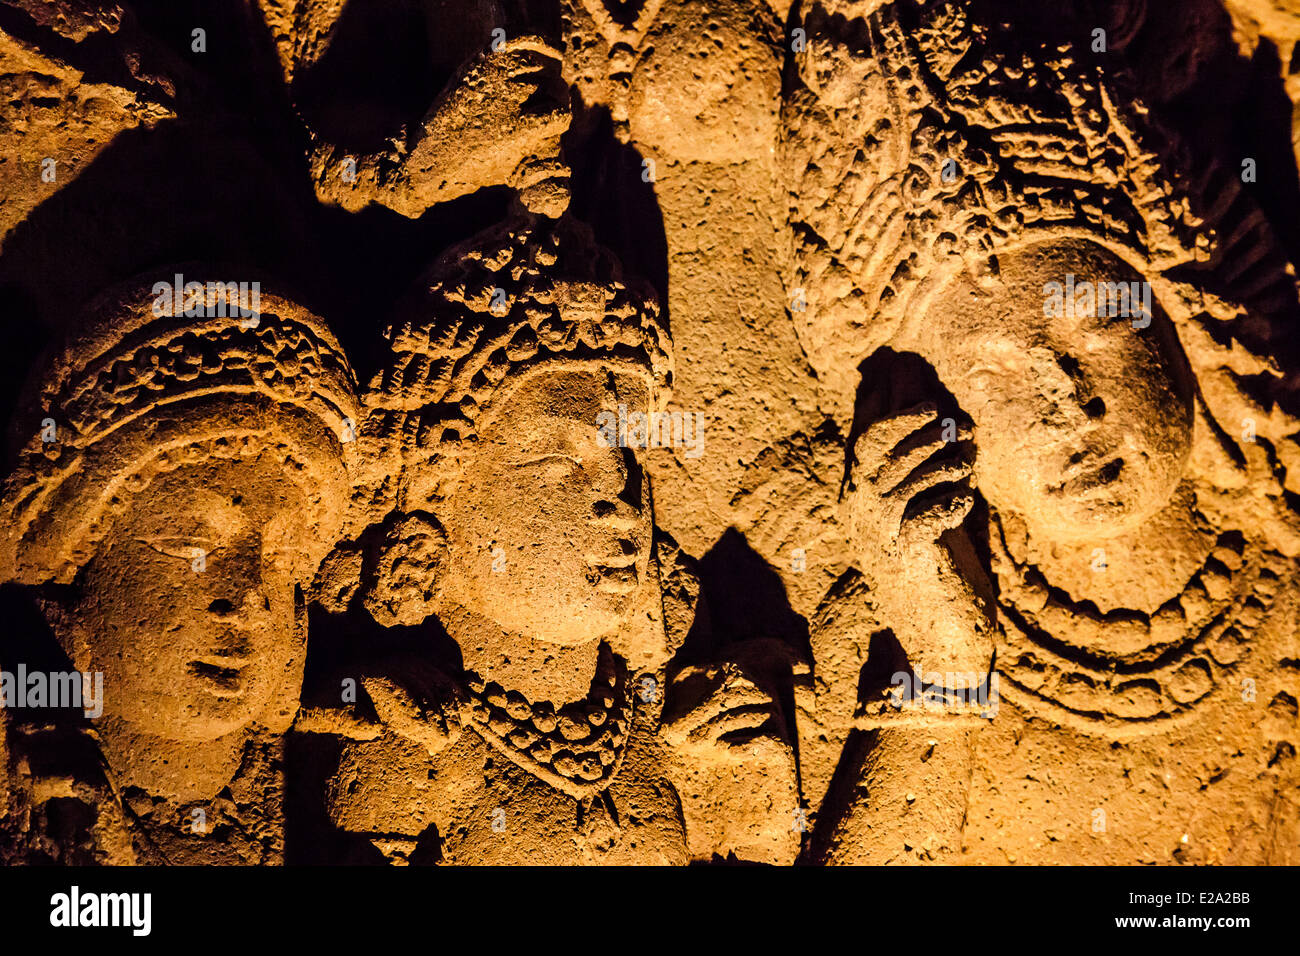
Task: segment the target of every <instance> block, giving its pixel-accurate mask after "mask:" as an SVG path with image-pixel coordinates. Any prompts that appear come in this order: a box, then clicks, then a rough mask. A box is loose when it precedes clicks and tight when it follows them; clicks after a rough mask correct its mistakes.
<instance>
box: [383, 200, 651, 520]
mask: <svg viewBox="0 0 1300 956" xmlns="http://www.w3.org/2000/svg"><path fill="white" fill-rule="evenodd" d="M401 311H402V314H403V315H405V316H406V318H403V319H402V320H400V321H398V322H396V323H394V325H393V326H391V327H390V328H389V329H388V330H387V332H386V337H387V339H388V342H389V347H390V349H391V353H390V357H389V360H388V362H387V363H386V365H385V367H384V368H383V369H382V370H381V371H380V372H379V373H378V374H377V375H376V376H375V378H374V379H373V380H372V381H371V383H370V388H369V392H368V394H367V398H366V405H367V408H368V416H367V420H366V423H365V426H364V428H363V429H362V440H363V446H364V448H365V449H366V459H367V462H368V466H370V467H373V468H376V469H377V470H376V471H374V472H373V473H372V474H373V478H374V481H373V482H372V483H371V487H372V490H373V493H374V494H375V495H376V503H377V504H378V503H379V501H381V500H383V501H386V502H392V501H397V502H398V503H399V504H401V505H403V506H404V505H405V502H406V501H407V500H414V501H416V502H429V501H439V500H441V499H442V498H443V497H444V496H445V494H446V491H447V487H448V485H447V481H448V479H449V478H451V476H452V475H453V474H454V472H455V464H456V461H457V459H458V458H459V456H460V453H461V450H462V449H464V448H466V447H467V446H469V445H472V443H473V442H474V440H475V437H476V425H475V422H476V419H477V418H478V415H479V413H480V412H481V410H482V409H483V408H484V407H485V406H487V405H488V404H490V402H491V401H492V399H493V396H494V393H495V392H496V391H497V389H498V387H499V386H501V384H502V383H503V382H504V381H505V380H506V379H507V377H508V376H515V375H518V374H520V373H522V372H524V371H526V370H527V369H529V368H531V367H533V366H536V365H540V364H542V363H545V362H548V361H552V360H556V359H582V358H613V359H621V360H624V361H627V362H629V363H632V364H635V365H637V366H640V367H642V368H644V369H645V372H646V374H647V376H648V378H649V381H650V384H651V388H652V401H653V402H654V403H655V404H656V405H657V406H658V405H662V404H663V403H665V402H666V401H667V396H668V393H669V389H670V388H671V385H672V359H671V355H670V352H669V338H668V333H667V330H666V329H665V328H664V327H663V325H662V324H661V322H660V318H659V308H658V305H657V303H656V301H655V298H654V295H653V293H652V292H650V291H649V290H648V289H646V288H643V287H639V286H635V285H630V284H627V283H625V282H624V281H623V279H622V275H621V271H620V268H619V265H618V263H617V261H616V260H615V259H614V257H613V256H612V255H611V254H610V253H609V252H608V251H606V250H604V249H602V248H601V247H599V246H598V245H596V243H595V242H594V240H593V238H592V236H591V233H590V230H588V229H587V228H586V227H585V226H583V225H582V224H580V223H578V222H576V221H573V220H569V219H567V218H566V219H560V220H558V221H555V220H548V219H545V218H541V217H531V216H530V217H523V218H520V219H515V220H511V221H508V222H506V223H504V224H502V225H500V226H497V227H494V228H492V229H490V230H487V231H486V232H483V233H481V234H479V235H478V236H476V237H475V238H473V239H471V240H469V241H468V242H467V243H464V244H462V245H460V246H457V247H455V248H453V249H450V250H449V251H448V252H447V253H446V254H445V255H443V256H442V257H441V258H440V259H439V260H438V262H437V263H436V264H435V265H434V266H433V268H432V270H431V271H430V273H429V274H428V275H427V276H426V277H425V279H424V281H422V282H421V284H420V288H419V291H418V293H417V294H416V296H415V297H414V298H413V299H412V300H410V301H409V302H408V303H407V304H406V305H405V307H404V308H403V309H402V310H401ZM408 465H416V466H418V467H414V468H408V467H406V466H408ZM399 473H400V474H402V475H403V478H402V479H401V481H400V482H399V484H398V485H394V484H393V481H392V478H391V476H392V475H395V474H399ZM420 506H421V505H419V504H417V505H416V507H420Z"/></svg>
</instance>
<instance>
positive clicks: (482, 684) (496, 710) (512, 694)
mask: <svg viewBox="0 0 1300 956" xmlns="http://www.w3.org/2000/svg"><path fill="white" fill-rule="evenodd" d="M466 689H467V690H468V692H469V696H470V705H469V711H470V721H471V723H472V725H473V728H474V731H475V732H476V733H478V734H479V736H481V737H482V738H483V739H484V740H486V741H487V742H488V743H489V744H491V745H492V746H493V747H494V748H496V749H497V750H499V751H500V752H501V753H502V754H504V755H505V756H506V757H508V758H510V760H511V761H512V762H514V763H515V764H517V765H518V766H520V767H522V768H523V769H524V770H527V771H528V772H529V773H531V774H533V775H534V776H536V777H538V778H540V779H542V780H544V781H546V782H547V783H549V784H550V785H551V786H553V787H555V788H556V789H557V790H561V791H563V792H564V793H567V794H569V795H570V796H571V797H574V798H575V799H578V800H584V799H587V798H589V797H592V796H595V795H596V794H598V793H600V792H601V791H602V790H604V789H605V788H606V787H608V786H609V784H610V783H611V782H612V781H613V779H614V777H615V776H616V775H617V774H618V770H619V767H620V766H621V765H622V762H623V754H624V752H625V751H626V749H627V737H628V728H629V725H630V723H631V717H632V708H633V704H632V700H631V697H630V695H628V693H627V679H626V673H625V671H624V668H623V667H622V666H621V665H620V664H619V662H618V661H617V660H616V659H615V657H614V655H613V653H612V652H611V651H610V650H609V649H608V648H606V647H601V649H600V657H599V660H598V661H597V665H596V675H595V677H593V678H592V682H591V689H590V690H589V691H588V692H587V696H586V697H585V698H583V699H582V700H579V701H574V702H573V703H570V704H565V705H564V706H563V707H561V708H559V709H558V710H556V708H555V706H554V705H553V704H552V703H550V702H549V701H538V702H533V701H530V700H528V699H527V698H526V697H525V696H524V695H523V694H521V693H520V692H519V691H517V690H506V689H504V688H503V687H502V686H501V685H500V684H498V683H496V682H495V681H486V680H484V679H483V678H482V677H480V676H479V675H477V674H474V673H472V672H467V674H466Z"/></svg>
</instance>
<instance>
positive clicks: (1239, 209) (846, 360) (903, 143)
mask: <svg viewBox="0 0 1300 956" xmlns="http://www.w3.org/2000/svg"><path fill="white" fill-rule="evenodd" d="M976 6H977V5H972V4H970V3H955V2H950V0H947V2H939V3H931V4H919V3H916V2H913V0H899V2H896V3H892V4H888V5H878V4H863V3H850V2H840V0H822V2H821V3H819V4H814V5H812V6H811V8H810V9H809V10H808V12H807V13H806V15H805V19H804V23H803V28H804V29H805V31H806V35H807V48H806V50H805V52H803V53H801V54H799V55H798V58H797V66H798V76H799V80H800V83H799V84H797V85H796V87H795V89H794V90H793V92H792V93H791V94H790V95H789V96H788V98H787V102H786V105H785V116H784V123H783V127H784V129H785V130H786V133H785V140H784V142H783V143H782V148H781V152H782V162H783V165H784V168H785V171H786V173H787V181H788V182H789V184H790V197H789V198H790V209H791V214H790V220H791V223H792V229H791V232H790V235H791V241H792V244H793V245H792V248H791V250H790V255H789V259H788V268H787V280H786V281H787V286H788V289H787V291H788V292H789V294H790V297H791V311H792V315H793V318H794V321H795V325H796V328H797V331H798V332H799V336H800V339H801V341H802V343H803V345H804V348H805V350H806V351H807V353H808V355H809V358H810V361H811V362H812V364H813V367H814V368H815V369H816V370H817V372H818V374H819V375H820V376H821V377H822V379H823V381H824V382H826V384H827V386H828V387H829V388H830V389H831V391H832V392H835V393H837V394H838V393H848V394H850V395H851V389H852V388H853V387H854V386H856V378H855V373H856V369H857V366H858V364H859V363H860V362H861V361H862V360H863V359H864V358H866V357H867V356H868V355H870V354H871V353H872V352H874V351H875V350H876V349H878V348H880V347H881V346H882V345H884V344H886V343H887V342H890V341H891V340H895V339H896V337H897V336H898V335H899V334H900V332H903V331H905V330H906V329H907V327H908V326H909V324H910V323H914V322H918V321H921V320H922V319H924V318H925V315H926V311H927V307H928V304H929V302H930V301H931V300H932V297H933V296H934V295H935V294H936V293H938V292H939V291H940V290H942V288H943V287H944V286H945V285H946V284H947V283H948V282H949V281H950V280H951V279H952V278H953V277H954V276H956V275H957V274H959V273H960V272H962V271H963V270H966V271H969V272H970V273H972V274H974V275H976V276H979V275H981V274H982V273H983V272H984V271H986V270H987V269H988V268H989V263H990V260H991V258H992V257H994V256H996V255H997V254H998V253H999V252H1002V251H1006V250H1010V249H1013V248H1016V247H1021V246H1026V245H1030V244H1033V243H1037V242H1041V241H1044V240H1046V239H1061V238H1080V239H1086V240H1089V241H1092V242H1095V243H1098V244H1100V245H1102V246H1104V247H1106V248H1107V249H1109V250H1111V251H1112V252H1114V253H1115V254H1116V255H1118V256H1119V257H1120V258H1122V259H1124V260H1125V261H1127V262H1128V263H1129V264H1130V265H1132V266H1133V267H1134V268H1135V269H1136V270H1138V271H1139V272H1140V273H1143V274H1144V276H1145V277H1146V278H1147V279H1148V280H1149V281H1150V282H1151V284H1152V290H1153V293H1154V295H1155V297H1156V299H1157V300H1158V301H1159V302H1160V304H1161V306H1162V307H1163V308H1164V309H1165V311H1166V312H1168V314H1169V315H1170V316H1171V318H1173V320H1174V322H1175V326H1176V328H1177V330H1178V334H1179V337H1180V340H1181V341H1182V344H1183V347H1184V349H1185V350H1186V352H1187V355H1188V359H1189V361H1190V362H1191V363H1192V366H1193V368H1194V369H1195V371H1196V374H1197V376H1198V379H1199V380H1200V381H1201V382H1202V384H1203V385H1204V382H1205V377H1206V376H1210V377H1213V376H1214V375H1215V374H1216V373H1219V372H1222V371H1224V370H1227V371H1229V372H1231V373H1232V375H1234V376H1237V377H1240V376H1248V375H1258V374H1261V373H1267V372H1270V371H1273V367H1272V363H1271V362H1270V360H1269V359H1268V358H1267V357H1266V356H1265V355H1262V354H1259V353H1260V349H1259V347H1258V346H1256V347H1255V348H1254V349H1251V348H1246V347H1243V346H1242V345H1241V344H1240V343H1239V342H1237V341H1234V339H1235V338H1237V337H1238V333H1239V332H1242V333H1245V332H1246V331H1247V330H1248V328H1249V324H1250V323H1249V321H1248V319H1247V318H1246V315H1245V313H1246V310H1247V309H1250V310H1251V311H1254V312H1256V313H1258V312H1259V311H1267V310H1268V309H1269V308H1272V309H1274V310H1277V309H1278V308H1282V309H1292V310H1294V307H1295V298H1296V294H1295V288H1294V284H1293V277H1292V276H1289V275H1288V271H1287V268H1286V265H1285V262H1284V261H1282V259H1281V258H1280V256H1279V255H1278V253H1277V252H1276V250H1275V248H1272V238H1271V236H1270V235H1269V234H1268V230H1267V227H1266V226H1265V225H1264V224H1263V223H1262V221H1260V219H1259V217H1258V215H1256V214H1254V211H1253V210H1252V209H1251V207H1250V201H1249V198H1248V197H1247V196H1245V194H1244V193H1243V191H1242V189H1241V184H1240V182H1239V181H1238V180H1237V177H1235V176H1232V175H1228V174H1227V173H1226V172H1225V171H1223V170H1220V169H1210V170H1209V171H1207V172H1206V173H1205V174H1204V175H1201V176H1199V177H1198V178H1195V179H1193V178H1192V177H1191V176H1190V175H1189V174H1188V173H1187V172H1186V170H1187V169H1189V168H1191V165H1192V164H1191V163H1190V162H1188V161H1187V159H1186V157H1185V156H1184V151H1183V150H1182V148H1181V147H1180V146H1179V144H1178V143H1177V141H1176V140H1175V139H1174V137H1172V136H1171V135H1169V134H1167V133H1166V132H1165V131H1164V130H1162V129H1161V128H1160V125H1159V124H1158V123H1157V122H1156V120H1155V119H1154V118H1153V117H1152V116H1150V115H1149V114H1148V113H1147V111H1146V110H1145V108H1144V107H1142V106H1141V104H1140V103H1138V102H1137V98H1136V94H1135V92H1134V91H1133V90H1131V89H1129V88H1128V86H1127V79H1126V77H1125V76H1124V74H1123V73H1122V72H1119V71H1111V70H1107V72H1106V75H1105V77H1103V76H1102V75H1101V72H1100V69H1099V68H1098V67H1095V66H1091V65H1089V64H1087V63H1084V62H1082V60H1083V55H1082V54H1081V53H1080V52H1079V51H1078V50H1077V49H1076V47H1075V46H1074V45H1073V44H1064V45H1061V46H1057V47H1051V48H1049V47H1047V46H1044V45H1041V44H1040V45H1034V41H1033V40H1030V41H1029V42H1028V43H1027V42H1026V41H1025V40H1023V39H1022V38H1021V34H1022V33H1023V32H1025V31H1024V29H1023V25H1021V24H1012V23H1002V22H996V21H995V20H992V19H990V20H987V21H985V20H980V19H978V17H977V15H976V14H974V13H972V10H973V9H974V8H975V7H976ZM1031 32H1032V31H1031ZM1211 198H1212V199H1213V202H1209V201H1208V200H1209V199H1211ZM1235 260H1239V261H1241V262H1245V263H1249V264H1251V265H1252V266H1254V267H1255V268H1253V269H1252V270H1251V271H1250V273H1249V275H1241V276H1238V277H1236V278H1240V280H1241V281H1239V282H1238V281H1234V280H1233V279H1229V280H1226V281H1225V280H1224V279H1223V278H1222V273H1223V272H1224V271H1226V270H1222V269H1220V268H1219V266H1220V265H1221V264H1222V263H1224V262H1233V261H1235ZM1177 267H1185V268H1182V269H1178V268H1177ZM1198 275H1199V276H1200V277H1201V278H1200V279H1199V280H1198V279H1197V276H1198ZM1211 276H1214V278H1213V279H1211V278H1209V277H1211ZM1261 277H1263V278H1262V279H1261ZM1209 289H1213V293H1211V292H1210V291H1208V290H1209ZM1214 293H1217V294H1214ZM1278 303H1281V305H1280V306H1279V305H1278ZM1243 306H1244V307H1245V308H1243ZM1232 320H1237V321H1232ZM1229 323H1231V324H1229ZM1243 338H1248V336H1243ZM1224 343H1226V344H1224ZM1206 401H1207V404H1210V405H1213V404H1214V401H1213V399H1212V398H1211V397H1210V396H1206ZM1214 411H1215V414H1216V417H1217V416H1218V415H1219V411H1218V409H1215V410H1214ZM1236 412H1237V409H1236V408H1234V409H1233V410H1232V413H1231V414H1229V415H1228V417H1229V418H1230V419H1231V418H1232V417H1233V415H1235V414H1236ZM1253 414H1254V416H1255V417H1256V418H1258V419H1260V434H1264V435H1267V434H1269V433H1270V427H1269V426H1270V425H1271V424H1273V422H1272V418H1271V416H1270V413H1268V412H1262V411H1260V410H1259V409H1254V410H1253ZM1237 417H1240V416H1237ZM1266 420H1267V421H1266ZM1276 424H1277V428H1276V429H1272V431H1278V432H1279V434H1277V435H1276V437H1277V438H1279V439H1280V438H1282V437H1284V434H1285V429H1286V428H1288V427H1289V426H1288V425H1286V424H1284V423H1281V422H1278V423H1276Z"/></svg>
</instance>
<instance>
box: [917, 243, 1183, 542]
mask: <svg viewBox="0 0 1300 956" xmlns="http://www.w3.org/2000/svg"><path fill="white" fill-rule="evenodd" d="M999 270H1000V275H999V276H998V277H997V279H996V280H995V281H994V283H993V285H992V286H991V288H989V289H980V288H978V287H977V286H976V285H975V284H974V283H973V282H972V281H970V280H968V279H963V280H961V281H959V282H957V283H955V284H954V286H952V287H950V288H949V289H948V290H947V291H946V292H945V293H944V295H943V296H941V297H940V299H939V300H938V301H936V303H935V305H934V306H933V308H932V309H931V311H930V313H929V316H930V319H929V320H928V321H927V325H928V326H929V328H928V330H927V331H926V332H925V333H923V335H924V336H925V337H927V338H928V339H929V341H928V343H927V346H926V347H925V349H924V351H925V352H926V353H927V354H928V355H929V356H930V357H931V359H932V361H933V362H934V364H935V367H936V369H937V370H938V372H939V375H940V377H941V378H942V379H943V381H944V382H945V384H946V385H947V386H948V388H949V389H950V390H951V391H952V392H953V394H954V395H955V396H956V398H957V400H958V402H959V403H960V405H961V407H962V408H963V409H964V410H965V411H966V412H967V413H968V414H970V416H971V417H972V419H973V420H974V422H975V429H976V436H975V437H976V443H977V447H978V453H977V459H976V466H975V468H976V479H977V481H978V484H979V487H980V489H981V491H982V492H983V493H984V495H985V497H986V498H987V499H988V500H989V502H990V503H991V504H992V505H993V506H994V507H996V508H998V509H999V510H1000V511H1004V512H1007V513H1014V514H1018V515H1019V516H1021V517H1022V518H1023V519H1024V521H1025V522H1026V524H1027V526H1028V528H1029V529H1030V531H1031V533H1035V532H1036V533H1039V534H1043V535H1046V536H1049V540H1050V539H1051V536H1060V535H1067V536H1072V537H1082V538H1085V539H1087V538H1105V537H1110V536H1113V535H1116V534H1120V533H1123V532H1125V531H1129V530H1132V529H1133V528H1135V527H1137V526H1138V525H1140V524H1141V523H1142V522H1143V521H1144V520H1145V519H1147V518H1149V517H1150V516H1151V515H1153V514H1154V513H1155V512H1156V511H1158V510H1159V509H1160V508H1162V507H1163V506H1164V505H1165V504H1166V503H1167V502H1168V501H1169V499H1170V497H1171V496H1172V494H1173V492H1174V490H1175V489H1176V487H1177V485H1178V483H1179V480H1180V479H1181V477H1182V474H1183V468H1184V465H1185V464H1186V461H1187V457H1188V454H1189V452H1190V449H1191V429H1192V404H1191V398H1190V386H1189V384H1188V383H1189V382H1190V376H1189V373H1188V372H1187V370H1186V366H1185V362H1184V360H1183V357H1182V354H1181V351H1180V350H1179V349H1178V346H1177V342H1176V336H1175V334H1174V331H1173V328H1172V324H1171V323H1170V321H1169V319H1168V317H1167V316H1166V315H1164V313H1163V312H1162V311H1161V310H1160V308H1159V306H1158V305H1156V304H1155V303H1154V301H1151V300H1148V301H1150V302H1151V311H1152V313H1153V314H1152V315H1151V320H1150V323H1149V325H1147V326H1146V327H1145V328H1135V327H1134V325H1133V322H1134V319H1135V318H1136V320H1137V322H1138V323H1139V325H1142V324H1143V323H1144V319H1143V318H1142V317H1141V316H1140V315H1138V316H1134V315H1132V314H1129V315H1119V316H1107V315H1104V314H1097V311H1098V310H1095V309H1094V310H1093V314H1087V312H1088V310H1087V308H1086V305H1087V301H1086V293H1085V292H1083V291H1079V292H1077V293H1076V297H1075V299H1074V302H1075V305H1076V306H1083V308H1073V307H1071V306H1070V303H1069V301H1068V297H1067V296H1065V295H1064V293H1062V296H1061V298H1054V297H1053V293H1054V291H1055V287H1053V286H1050V284H1051V283H1059V284H1060V285H1061V286H1062V287H1065V286H1066V285H1067V276H1073V283H1074V285H1075V287H1076V289H1079V290H1081V289H1082V284H1083V283H1085V282H1087V283H1093V285H1094V288H1096V287H1097V286H1098V285H1099V284H1100V283H1119V282H1124V283H1130V282H1139V283H1140V281H1141V277H1140V276H1139V275H1138V274H1137V273H1135V272H1134V271H1133V270H1132V269H1131V268H1130V267H1129V266H1128V265H1126V264H1125V263H1124V262H1123V261H1122V260H1120V259H1119V258H1118V257H1116V256H1115V255H1113V254H1112V253H1110V252H1109V251H1107V250H1105V249H1103V248H1101V247H1100V246H1097V245H1095V244H1092V243H1087V242H1082V241H1074V242H1060V243H1055V244H1052V245H1040V246H1036V247H1032V248H1030V249H1026V250H1022V251H1018V252H1015V253H1013V254H1010V255H1004V256H1001V257H1000V259H999ZM1139 289H1140V286H1139ZM1139 301H1140V300H1139ZM1058 306H1061V307H1059V308H1058ZM1101 311H1102V312H1105V311H1106V310H1105V309H1103V310H1101ZM1045 312H1051V313H1053V314H1052V315H1050V316H1049V315H1046V314H1045Z"/></svg>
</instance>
